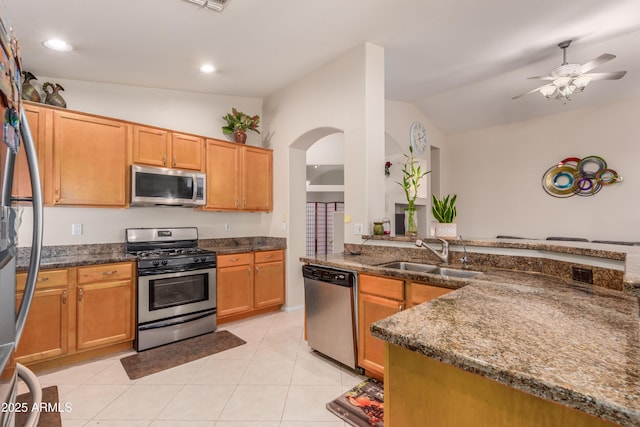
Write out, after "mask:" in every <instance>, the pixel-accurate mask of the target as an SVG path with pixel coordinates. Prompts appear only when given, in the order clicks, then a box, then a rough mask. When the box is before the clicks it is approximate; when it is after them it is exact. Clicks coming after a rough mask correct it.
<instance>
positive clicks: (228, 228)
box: [224, 222, 231, 231]
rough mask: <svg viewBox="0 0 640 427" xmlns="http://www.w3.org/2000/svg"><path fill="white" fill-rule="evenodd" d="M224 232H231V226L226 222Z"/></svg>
mask: <svg viewBox="0 0 640 427" xmlns="http://www.w3.org/2000/svg"><path fill="white" fill-rule="evenodd" d="M224 231H231V224H229V223H228V222H225V223H224Z"/></svg>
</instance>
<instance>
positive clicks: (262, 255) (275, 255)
mask: <svg viewBox="0 0 640 427" xmlns="http://www.w3.org/2000/svg"><path fill="white" fill-rule="evenodd" d="M283 259H284V251H281V250H277V251H262V252H256V253H255V262H256V264H257V263H259V262H272V261H282V260H283Z"/></svg>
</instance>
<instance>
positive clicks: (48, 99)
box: [42, 82, 67, 108]
mask: <svg viewBox="0 0 640 427" xmlns="http://www.w3.org/2000/svg"><path fill="white" fill-rule="evenodd" d="M42 90H44V92H45V93H46V94H47V95H46V96H45V98H44V103H45V104H49V105H53V106H55V107H62V108H67V101H65V100H64V98H63V97H62V95H60V94H59V93H58V92H60V91H63V90H64V88H63V87H62V86H60V85H59V84H58V83H56V84H55V86H54V85H53V84H52V83H49V82H46V83H44V84H43V85H42ZM49 90H51V92H49Z"/></svg>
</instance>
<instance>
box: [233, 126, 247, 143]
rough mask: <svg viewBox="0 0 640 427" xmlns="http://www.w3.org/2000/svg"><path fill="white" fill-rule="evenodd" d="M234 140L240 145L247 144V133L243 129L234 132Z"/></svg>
mask: <svg viewBox="0 0 640 427" xmlns="http://www.w3.org/2000/svg"><path fill="white" fill-rule="evenodd" d="M233 140H234V141H235V142H238V143H240V144H244V143H245V142H247V133H246V132H245V131H243V130H241V129H238V130H235V131H233Z"/></svg>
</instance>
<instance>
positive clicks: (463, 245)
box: [458, 235, 469, 268]
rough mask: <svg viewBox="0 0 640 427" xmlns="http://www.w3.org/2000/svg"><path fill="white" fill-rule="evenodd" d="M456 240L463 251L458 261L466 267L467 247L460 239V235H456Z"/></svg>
mask: <svg viewBox="0 0 640 427" xmlns="http://www.w3.org/2000/svg"><path fill="white" fill-rule="evenodd" d="M458 240H460V243H462V250H463V251H464V255H463V256H462V258H460V262H461V263H462V267H463V268H466V267H467V264H469V257H468V256H467V247H466V246H465V244H464V240H462V235H460V236H458Z"/></svg>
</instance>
